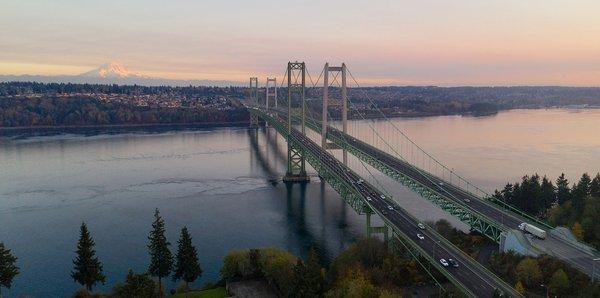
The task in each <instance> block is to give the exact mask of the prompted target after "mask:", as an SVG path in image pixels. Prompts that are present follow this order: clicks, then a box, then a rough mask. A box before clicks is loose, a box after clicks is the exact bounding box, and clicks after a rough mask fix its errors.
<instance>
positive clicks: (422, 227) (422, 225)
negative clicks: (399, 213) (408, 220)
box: [417, 223, 425, 230]
mask: <svg viewBox="0 0 600 298" xmlns="http://www.w3.org/2000/svg"><path fill="white" fill-rule="evenodd" d="M417 226H418V227H419V229H421V230H425V225H424V224H422V223H418V224H417Z"/></svg>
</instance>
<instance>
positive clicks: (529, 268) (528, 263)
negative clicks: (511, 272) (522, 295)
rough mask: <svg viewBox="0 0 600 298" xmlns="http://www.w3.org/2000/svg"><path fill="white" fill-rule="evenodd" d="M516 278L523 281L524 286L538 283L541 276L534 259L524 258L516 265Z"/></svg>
mask: <svg viewBox="0 0 600 298" xmlns="http://www.w3.org/2000/svg"><path fill="white" fill-rule="evenodd" d="M517 278H518V279H519V280H520V281H523V283H525V285H526V286H533V285H536V284H538V283H539V281H540V279H541V278H542V272H541V271H540V266H539V264H538V262H537V260H536V259H533V258H525V259H523V260H522V261H521V262H519V264H518V265H517Z"/></svg>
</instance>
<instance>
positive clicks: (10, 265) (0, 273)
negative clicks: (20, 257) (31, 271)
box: [0, 242, 19, 296]
mask: <svg viewBox="0 0 600 298" xmlns="http://www.w3.org/2000/svg"><path fill="white" fill-rule="evenodd" d="M18 274H19V267H17V257H15V256H13V255H12V254H11V253H10V249H8V248H6V247H5V246H4V243H2V242H0V289H1V288H2V287H5V288H9V289H10V286H11V285H12V281H13V279H14V278H15V276H17V275H18ZM0 293H1V292H0ZM0 296H1V295H0Z"/></svg>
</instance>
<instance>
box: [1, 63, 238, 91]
mask: <svg viewBox="0 0 600 298" xmlns="http://www.w3.org/2000/svg"><path fill="white" fill-rule="evenodd" d="M2 81H33V82H41V83H90V84H118V85H142V86H190V85H192V86H221V87H224V86H241V85H243V84H242V83H240V82H233V81H216V80H173V79H163V78H153V77H148V76H145V75H141V74H139V73H137V72H134V71H130V70H129V69H127V68H126V67H125V66H123V65H122V64H120V63H118V62H110V63H106V64H102V65H100V67H98V68H96V69H93V70H90V71H88V72H85V73H82V74H80V75H75V76H67V75H64V76H41V75H19V76H15V75H0V82H2Z"/></svg>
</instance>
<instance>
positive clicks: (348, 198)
mask: <svg viewBox="0 0 600 298" xmlns="http://www.w3.org/2000/svg"><path fill="white" fill-rule="evenodd" d="M248 110H249V111H250V113H251V114H255V115H257V116H258V117H260V118H262V119H263V120H265V121H266V122H267V123H269V125H271V126H273V127H274V128H275V129H276V130H277V132H279V133H280V134H281V135H283V136H285V137H286V139H287V140H288V142H289V143H297V141H296V140H295V139H294V138H293V137H291V136H290V135H289V134H288V127H287V125H284V124H282V123H281V122H280V121H277V120H276V119H275V117H276V116H277V115H276V113H277V112H265V111H263V110H261V109H259V108H249V109H248ZM310 126H312V124H309V127H310ZM334 141H335V140H334ZM296 145H297V146H298V148H302V150H303V153H304V154H305V158H306V160H307V161H308V163H309V164H310V165H311V166H312V167H313V168H314V169H315V170H316V171H317V172H318V173H319V176H320V177H321V178H322V179H323V180H325V181H326V182H327V183H329V185H331V187H333V189H335V190H336V191H337V192H338V193H339V194H340V196H341V197H342V199H343V200H344V201H345V202H346V203H347V204H348V205H350V206H351V207H352V209H354V210H355V211H356V212H357V213H358V214H364V213H368V214H369V215H370V214H377V215H378V216H379V217H380V218H381V219H382V220H383V221H384V224H385V225H384V227H370V225H368V229H369V227H370V229H371V232H378V233H385V234H388V233H389V232H391V234H392V236H393V237H395V238H396V239H398V241H399V243H400V244H402V245H403V246H404V247H405V248H406V250H407V251H408V252H409V253H410V254H411V255H412V256H413V257H415V259H416V260H417V262H418V263H419V264H420V265H421V267H422V268H424V269H425V270H426V271H427V272H428V273H429V274H430V276H432V277H433V275H432V274H431V271H430V269H431V267H430V266H433V267H434V268H436V269H437V270H438V271H439V272H440V273H442V274H443V275H444V276H445V277H446V278H447V279H448V280H449V281H450V282H451V283H452V284H453V285H454V286H455V287H456V288H457V289H458V290H459V291H461V292H462V293H463V294H465V295H466V296H468V297H475V295H474V294H473V293H472V292H471V291H470V290H469V289H468V288H466V287H465V286H464V285H463V284H462V283H460V282H459V281H458V280H456V278H455V277H454V276H453V275H452V274H450V273H449V272H448V271H447V269H446V268H444V267H442V266H441V265H440V264H439V262H438V260H436V259H434V258H433V256H430V255H429V254H427V253H426V252H425V251H424V250H423V249H422V248H421V247H420V246H419V245H418V244H417V243H415V241H414V239H412V238H411V237H409V236H407V235H406V234H404V232H402V231H401V230H399V229H397V228H396V227H395V226H394V225H393V224H392V223H391V222H389V221H388V220H387V219H386V217H385V216H383V215H382V214H380V211H379V210H374V209H372V208H371V207H370V206H369V205H368V204H367V203H366V202H365V200H364V199H363V198H362V196H361V195H360V194H359V193H358V192H357V191H356V189H355V188H354V187H353V186H352V185H350V184H348V183H347V182H346V180H344V179H343V178H341V177H339V176H338V175H337V174H336V173H334V172H332V171H330V170H329V169H328V168H327V167H326V166H324V165H323V163H321V157H319V156H317V155H316V154H315V153H313V152H312V151H311V150H305V148H304V146H303V144H296ZM296 145H294V146H296ZM340 145H341V144H340ZM345 147H346V148H348V150H349V151H350V150H352V152H353V153H354V154H359V152H360V150H356V149H355V148H351V147H350V146H345ZM361 154H363V155H364V156H363V158H365V159H366V158H369V156H368V155H366V154H364V153H361ZM367 162H368V161H367ZM405 179H407V178H406V177H405ZM407 180H410V179H407ZM407 183H408V182H407ZM412 184H415V183H414V182H412ZM411 189H412V187H411ZM415 189H423V190H424V189H425V188H424V187H420V188H418V186H415ZM424 191H425V190H424ZM457 209H459V208H457ZM415 220H416V219H415ZM469 222H472V223H473V226H475V227H477V226H479V224H478V223H477V220H473V219H470V221H469ZM483 230H485V229H483ZM429 232H430V233H432V234H437V233H436V232H435V230H429ZM436 238H438V239H440V241H442V242H444V243H445V244H446V246H447V247H452V248H454V250H455V253H457V254H463V255H465V253H464V252H462V251H461V250H460V249H458V248H455V246H454V245H453V244H452V243H450V242H449V241H448V240H446V239H445V238H444V237H442V236H441V235H438V237H436ZM465 256H466V255H465ZM466 257H468V256H466ZM468 258H470V257H468ZM423 259H424V260H427V262H428V263H429V266H427V265H426V264H424V263H423V262H421V260H423ZM470 264H472V265H473V266H477V267H480V268H482V270H484V271H488V272H489V270H487V269H485V267H483V266H482V265H481V264H479V263H478V262H476V261H473V262H470ZM489 274H491V275H492V276H493V277H494V279H495V280H496V281H497V282H498V284H499V285H501V286H502V287H503V289H502V290H504V292H505V293H515V292H514V290H513V289H512V288H511V287H510V286H509V285H507V284H505V283H504V282H503V281H502V280H501V279H500V278H498V277H497V276H495V275H494V274H493V273H491V272H489ZM433 278H434V280H435V277H433ZM435 282H436V283H437V284H438V285H439V286H440V287H441V285H440V283H439V282H438V281H437V280H435ZM442 291H444V290H443V289H442ZM517 295H518V294H517Z"/></svg>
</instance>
